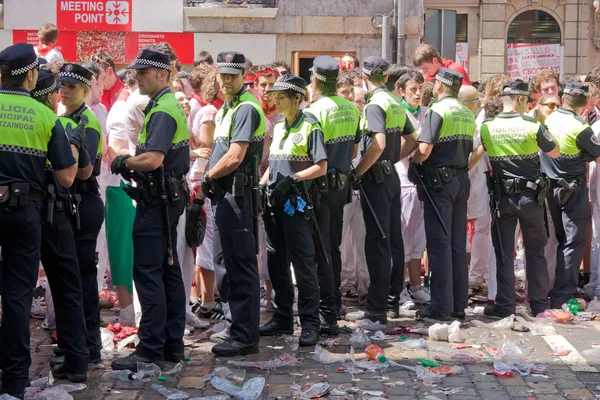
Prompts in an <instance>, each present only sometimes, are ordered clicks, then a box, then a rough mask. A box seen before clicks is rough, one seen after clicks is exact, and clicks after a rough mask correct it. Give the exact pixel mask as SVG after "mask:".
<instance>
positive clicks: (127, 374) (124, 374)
mask: <svg viewBox="0 0 600 400" xmlns="http://www.w3.org/2000/svg"><path fill="white" fill-rule="evenodd" d="M110 378H111V379H116V380H117V381H120V382H131V381H135V380H137V375H136V374H135V373H133V372H131V371H130V370H128V369H125V370H122V371H113V372H111V373H110Z"/></svg>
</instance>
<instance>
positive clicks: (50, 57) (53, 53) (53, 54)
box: [33, 46, 65, 64]
mask: <svg viewBox="0 0 600 400" xmlns="http://www.w3.org/2000/svg"><path fill="white" fill-rule="evenodd" d="M33 48H34V49H35V55H36V56H38V57H40V55H39V53H38V49H37V47H35V46H34V47H33ZM42 57H44V59H46V61H48V64H52V63H53V62H56V61H63V60H64V59H65V58H64V57H63V55H62V53H61V52H60V51H58V50H56V49H52V50H50V51H49V52H48V54H46V55H45V56H42Z"/></svg>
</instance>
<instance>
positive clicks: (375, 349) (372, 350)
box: [365, 344, 387, 363]
mask: <svg viewBox="0 0 600 400" xmlns="http://www.w3.org/2000/svg"><path fill="white" fill-rule="evenodd" d="M365 354H366V355H367V358H368V359H369V361H379V362H380V363H384V362H386V361H387V357H386V356H385V352H384V351H383V349H382V348H381V347H379V346H377V345H376V344H370V345H368V346H367V348H366V349H365Z"/></svg>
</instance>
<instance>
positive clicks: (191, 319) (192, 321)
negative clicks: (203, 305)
mask: <svg viewBox="0 0 600 400" xmlns="http://www.w3.org/2000/svg"><path fill="white" fill-rule="evenodd" d="M185 322H186V324H188V325H189V326H191V327H192V328H195V329H204V328H208V327H209V326H210V322H208V321H202V320H201V319H200V318H198V317H197V316H196V314H194V313H193V312H191V311H186V312H185Z"/></svg>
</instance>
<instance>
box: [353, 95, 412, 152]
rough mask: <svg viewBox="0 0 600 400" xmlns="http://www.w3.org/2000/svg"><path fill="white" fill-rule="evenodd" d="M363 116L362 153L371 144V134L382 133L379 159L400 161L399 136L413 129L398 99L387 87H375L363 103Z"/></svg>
mask: <svg viewBox="0 0 600 400" xmlns="http://www.w3.org/2000/svg"><path fill="white" fill-rule="evenodd" d="M363 118H364V121H363V126H366V129H365V130H364V131H363V133H362V135H363V136H362V143H361V153H363V155H364V152H366V151H367V149H368V148H369V146H370V145H371V142H372V140H373V134H375V133H384V134H385V149H383V152H382V153H381V155H380V156H379V160H390V161H392V163H394V164H395V163H397V162H398V161H400V144H401V142H402V139H401V136H404V135H411V134H412V133H414V131H415V128H414V127H413V124H412V122H410V119H409V118H408V116H407V112H406V109H405V108H404V106H403V105H402V103H400V100H399V99H398V98H397V97H396V96H394V95H393V94H392V93H390V92H389V91H388V90H387V88H385V87H380V88H377V89H375V90H374V91H373V93H372V96H371V98H370V99H369V101H368V102H367V104H365V108H364V116H363Z"/></svg>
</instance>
